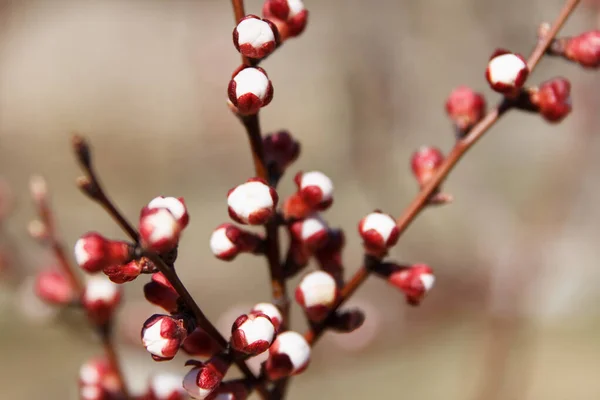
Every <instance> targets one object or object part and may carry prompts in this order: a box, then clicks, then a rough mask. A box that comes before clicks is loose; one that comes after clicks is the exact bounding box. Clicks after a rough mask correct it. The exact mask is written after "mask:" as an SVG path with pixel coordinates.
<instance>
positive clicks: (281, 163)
mask: <svg viewBox="0 0 600 400" xmlns="http://www.w3.org/2000/svg"><path fill="white" fill-rule="evenodd" d="M263 149H264V151H265V162H266V164H267V166H269V168H271V169H273V170H274V171H275V173H276V174H277V175H283V173H284V172H285V170H286V169H287V167H289V166H290V165H291V164H292V163H293V162H294V161H296V160H297V159H298V156H299V155H300V143H299V142H298V141H297V140H295V139H294V138H293V137H292V135H290V133H289V132H288V131H285V130H283V131H278V132H275V133H271V134H269V135H267V136H265V137H264V139H263Z"/></svg>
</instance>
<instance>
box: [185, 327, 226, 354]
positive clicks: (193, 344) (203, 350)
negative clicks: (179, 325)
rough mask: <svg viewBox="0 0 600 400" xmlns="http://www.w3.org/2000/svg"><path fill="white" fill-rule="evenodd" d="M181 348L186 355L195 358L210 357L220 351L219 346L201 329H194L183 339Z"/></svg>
mask: <svg viewBox="0 0 600 400" xmlns="http://www.w3.org/2000/svg"><path fill="white" fill-rule="evenodd" d="M181 348H182V350H183V351H185V352H186V353H187V354H189V355H191V356H196V357H212V356H213V355H215V354H216V353H217V352H218V351H220V350H221V347H220V346H219V344H218V343H217V342H215V340H214V339H213V338H212V337H210V335H209V334H208V333H206V331H205V330H204V329H202V328H196V329H194V330H193V331H192V333H190V334H189V335H188V336H187V337H186V338H185V340H184V341H183V344H182V345H181Z"/></svg>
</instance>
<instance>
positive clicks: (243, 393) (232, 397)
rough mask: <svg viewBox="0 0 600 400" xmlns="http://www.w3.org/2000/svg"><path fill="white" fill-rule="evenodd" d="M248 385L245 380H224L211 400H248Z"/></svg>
mask: <svg viewBox="0 0 600 400" xmlns="http://www.w3.org/2000/svg"><path fill="white" fill-rule="evenodd" d="M248 396H249V393H248V387H247V386H246V384H245V382H244V381H243V380H235V381H228V382H223V383H222V384H221V385H220V386H219V387H218V388H217V389H216V390H215V391H214V392H213V394H212V395H211V397H210V400H246V399H247V398H248Z"/></svg>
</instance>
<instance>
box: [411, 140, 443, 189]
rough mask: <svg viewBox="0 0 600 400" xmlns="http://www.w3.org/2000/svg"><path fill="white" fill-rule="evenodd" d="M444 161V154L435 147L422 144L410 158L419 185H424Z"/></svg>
mask: <svg viewBox="0 0 600 400" xmlns="http://www.w3.org/2000/svg"><path fill="white" fill-rule="evenodd" d="M443 162H444V155H443V154H442V152H441V151H440V150H439V149H438V148H437V147H432V146H422V147H420V148H419V149H418V150H417V151H415V152H414V153H413V155H412V158H411V159H410V166H411V168H412V172H413V175H414V176H415V178H417V182H418V183H419V186H424V185H426V184H427V183H428V182H429V180H430V179H431V177H432V176H433V175H434V174H435V173H436V171H437V170H438V168H439V167H440V165H442V163H443Z"/></svg>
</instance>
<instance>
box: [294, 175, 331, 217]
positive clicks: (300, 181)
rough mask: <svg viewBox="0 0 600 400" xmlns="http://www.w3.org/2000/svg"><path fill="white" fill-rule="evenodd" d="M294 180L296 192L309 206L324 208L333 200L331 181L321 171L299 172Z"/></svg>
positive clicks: (318, 208)
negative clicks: (296, 187)
mask: <svg viewBox="0 0 600 400" xmlns="http://www.w3.org/2000/svg"><path fill="white" fill-rule="evenodd" d="M294 181H295V182H296V185H297V186H298V193H299V194H300V196H301V197H302V198H303V199H304V201H305V202H306V203H307V204H309V205H310V206H311V207H313V208H315V209H317V210H325V209H327V208H328V207H329V206H330V205H331V203H332V202H333V182H331V179H329V177H327V175H325V174H323V173H322V172H319V171H312V172H304V173H303V172H299V173H298V174H297V175H296V177H295V178H294Z"/></svg>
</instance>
